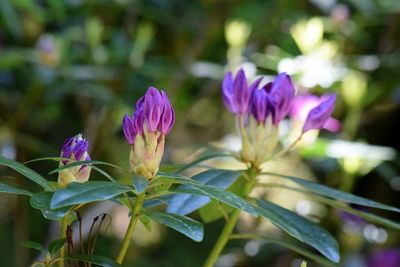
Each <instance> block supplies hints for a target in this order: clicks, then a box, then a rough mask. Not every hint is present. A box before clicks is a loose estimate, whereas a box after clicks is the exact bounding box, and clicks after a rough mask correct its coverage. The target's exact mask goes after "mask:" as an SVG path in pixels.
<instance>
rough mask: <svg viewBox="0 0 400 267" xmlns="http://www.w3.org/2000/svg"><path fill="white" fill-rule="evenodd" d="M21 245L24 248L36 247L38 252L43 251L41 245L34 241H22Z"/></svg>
mask: <svg viewBox="0 0 400 267" xmlns="http://www.w3.org/2000/svg"><path fill="white" fill-rule="evenodd" d="M21 246H23V247H25V248H31V249H36V250H38V251H40V252H42V251H44V248H43V246H42V245H41V244H39V243H38V242H35V241H22V242H21Z"/></svg>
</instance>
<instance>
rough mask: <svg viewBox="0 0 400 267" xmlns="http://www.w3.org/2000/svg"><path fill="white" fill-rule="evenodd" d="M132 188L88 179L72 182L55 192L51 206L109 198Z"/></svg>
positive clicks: (57, 206)
mask: <svg viewBox="0 0 400 267" xmlns="http://www.w3.org/2000/svg"><path fill="white" fill-rule="evenodd" d="M131 190H132V188H131V187H129V186H125V185H121V184H117V183H112V182H103V181H88V182H86V183H70V184H69V185H68V186H67V187H65V188H62V189H59V190H57V191H56V192H55V193H54V195H53V198H52V199H51V202H50V207H51V208H60V207H65V206H70V205H74V204H83V203H88V202H94V201H100V200H107V199H110V198H112V197H114V196H117V195H119V194H122V193H125V192H128V191H131Z"/></svg>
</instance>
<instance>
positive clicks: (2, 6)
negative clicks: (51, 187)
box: [0, 0, 400, 266]
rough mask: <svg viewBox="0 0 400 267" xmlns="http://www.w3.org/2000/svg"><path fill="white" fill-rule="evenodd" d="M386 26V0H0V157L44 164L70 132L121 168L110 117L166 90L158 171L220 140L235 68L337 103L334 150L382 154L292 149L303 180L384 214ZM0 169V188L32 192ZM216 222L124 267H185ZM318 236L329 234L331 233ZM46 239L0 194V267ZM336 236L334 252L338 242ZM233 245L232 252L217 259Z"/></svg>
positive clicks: (394, 54)
mask: <svg viewBox="0 0 400 267" xmlns="http://www.w3.org/2000/svg"><path fill="white" fill-rule="evenodd" d="M399 26H400V2H399V1H397V0H385V1H374V0H362V1H361V0H348V1H336V0H331V1H322V0H310V1H306V0H301V1H289V0H283V1H264V0H252V1H212V0H203V1H184V0H176V1H157V0H150V1H139V0H138V1H130V0H114V1H105V0H100V1H85V0H66V1H45V0H37V1H33V0H1V1H0V153H1V154H2V155H4V156H7V157H10V158H15V159H17V160H18V161H20V162H24V161H27V160H30V159H33V158H36V157H43V156H57V155H58V154H59V149H60V148H61V145H62V142H63V140H64V139H65V138H66V137H69V136H72V135H75V134H76V133H79V132H82V133H83V134H84V136H85V137H86V138H87V139H88V140H89V141H90V143H91V147H90V149H91V155H92V158H95V159H101V160H106V161H109V162H125V164H126V166H128V162H127V158H128V153H129V149H128V148H127V144H126V143H125V140H124V139H123V137H122V132H121V129H120V126H121V119H122V116H123V114H124V113H126V112H132V111H133V109H132V108H133V104H134V102H135V100H136V99H137V98H138V97H140V96H141V95H142V94H143V93H144V92H145V90H146V89H147V87H148V86H155V87H157V88H160V89H162V88H163V89H165V90H166V91H167V93H168V95H169V96H170V98H171V101H172V102H173V105H174V107H175V109H176V114H177V120H176V125H175V127H174V130H173V131H172V133H171V135H170V136H169V137H168V143H167V148H168V149H167V155H166V161H179V160H183V159H182V157H180V158H179V156H177V155H182V153H188V152H187V150H184V152H179V149H182V148H185V147H188V146H189V147H198V146H200V145H201V144H205V143H208V142H211V141H215V140H219V139H221V138H222V137H223V136H225V135H226V134H227V133H230V132H233V131H234V129H233V119H232V118H231V117H230V115H229V114H228V113H227V112H226V111H225V110H224V107H223V105H222V101H221V100H220V80H221V78H222V76H223V74H224V72H225V71H226V69H228V68H229V69H235V68H237V67H238V66H245V67H246V68H247V69H248V70H250V72H251V71H252V70H253V72H254V73H255V69H257V74H261V75H267V76H268V75H274V74H276V71H277V70H278V71H288V72H289V73H290V72H292V74H293V77H294V79H295V80H296V82H297V84H298V89H299V91H302V92H306V91H308V90H310V89H311V90H312V91H313V92H317V93H321V92H323V91H325V90H333V91H337V92H339V103H338V106H337V109H336V111H335V113H336V114H335V115H336V117H337V118H339V119H340V120H341V121H342V125H343V132H342V133H340V134H339V135H338V136H337V137H336V138H337V139H341V140H344V141H346V142H349V144H354V142H359V143H362V144H364V145H368V144H373V145H376V146H386V149H389V151H390V153H389V152H388V153H389V154H388V153H386V154H385V153H384V152H382V153H383V155H384V156H383V157H381V158H379V157H378V158H375V159H372V160H371V159H368V158H364V157H363V156H360V155H357V156H355V157H354V156H349V154H346V153H347V152H349V151H350V150H352V147H347V148H344V152H343V151H342V152H343V153H342V154H341V155H340V156H332V155H330V154H329V153H328V152H327V151H328V150H329V149H328V148H327V144H326V143H324V142H325V141H326V140H325V139H322V140H320V141H317V142H313V143H312V144H309V145H307V146H306V147H304V148H303V150H302V151H301V152H302V154H303V155H304V156H305V157H306V158H307V162H308V163H310V164H309V166H310V167H311V169H312V170H313V171H314V172H315V173H316V174H318V177H320V178H321V179H322V180H321V181H322V182H324V183H327V184H329V185H332V186H338V187H340V188H341V189H344V190H347V191H354V192H356V193H358V194H360V195H364V196H368V197H371V198H373V199H376V200H379V201H382V202H385V203H389V204H392V205H395V206H396V204H397V205H399V203H400V199H399V197H398V192H396V190H397V191H398V190H400V186H399V184H400V182H399V179H400V178H399V177H400V176H399V166H400V161H399V158H398V156H396V151H397V152H398V150H399V148H400V141H399V140H400V139H399V136H400V132H399V128H398V127H396V126H397V125H398V124H399V122H400V120H399V114H400V105H399V103H400V83H399V69H400V27H399ZM321 62H322V63H321ZM325 78H326V79H325ZM326 142H328V145H329V139H327V141H326ZM373 148H374V147H371V146H366V151H376V150H370V149H373ZM375 148H376V147H375ZM379 151H381V150H379ZM385 151H386V150H385ZM350 152H351V151H350ZM372 153H374V154H375V152H372ZM376 153H378V152H376ZM350 154H351V153H350ZM366 154H368V152H367V153H366ZM385 155H386V157H385ZM387 155H389V156H387ZM326 157H328V159H325V160H322V159H321V158H326ZM329 158H330V159H329ZM30 166H31V167H33V168H35V169H36V170H37V171H38V172H40V173H47V172H48V171H49V170H51V169H54V168H55V166H54V163H51V162H49V163H43V164H37V163H32V164H31V165H30ZM1 171H2V174H1V176H2V177H1V179H7V180H8V181H9V182H11V183H15V184H19V185H24V186H32V185H31V184H28V182H27V181H25V180H23V179H22V178H21V177H18V176H16V175H15V173H11V172H9V171H8V170H7V171H4V172H3V169H1ZM3 173H4V174H3ZM10 176H15V177H17V178H16V179H11V178H9V177H10ZM396 177H397V178H396ZM382 178H384V179H382ZM51 179H53V180H56V176H51ZM396 179H397V180H396ZM393 219H396V218H393ZM397 219H398V218H397ZM326 220H327V221H328V219H326ZM221 224H222V222H221V221H218V222H216V223H214V224H212V225H209V226H208V227H206V232H205V233H206V234H205V241H204V242H203V243H200V244H194V243H192V242H191V241H190V240H188V239H185V238H184V237H182V236H179V235H177V234H176V233H173V232H169V231H168V232H167V233H164V234H163V238H162V241H160V242H157V243H156V244H152V245H151V246H148V247H146V246H141V247H140V246H139V247H140V250H137V251H132V253H131V254H130V256H129V257H128V260H130V261H131V262H135V263H136V264H137V266H187V264H188V263H189V262H190V265H192V266H199V265H200V264H201V262H202V261H203V260H204V259H205V257H206V255H207V252H208V251H209V249H210V247H211V244H212V243H213V242H214V240H215V238H216V235H217V234H218V229H220V228H219V226H220V225H221ZM339 224H340V223H339ZM328 225H330V226H331V230H333V231H336V232H337V235H338V236H340V235H342V234H340V233H339V228H338V226H332V225H333V222H330V223H328ZM49 227H50V228H49ZM54 227H55V228H56V226H54V225H53V226H50V225H49V222H46V221H44V220H43V219H42V217H41V214H40V213H39V212H38V211H36V210H31V209H30V208H29V205H28V203H26V200H25V199H24V198H23V197H20V198H16V197H9V196H3V195H2V196H1V198H0V248H1V249H0V258H1V259H2V263H1V264H2V266H27V264H28V263H29V262H31V261H32V259H34V257H35V256H36V255H35V254H34V253H32V254H29V253H30V252H29V251H27V249H25V248H23V247H21V246H20V245H19V243H20V242H21V241H23V240H35V241H38V242H42V243H46V242H48V241H49V238H50V237H51V236H52V235H54V231H53V230H51V229H53V228H54ZM49 229H50V232H49ZM52 231H53V232H52ZM358 237H359V238H361V239H362V238H363V236H362V235H361V236H358ZM396 237H398V234H397V236H396V235H395V234H394V233H389V238H388V241H387V242H385V243H384V244H378V245H377V244H372V247H375V246H399V245H400V244H399V242H398V240H397V241H396ZM348 238H349V237H348V236H347V237H346V236H345V237H343V239H339V240H340V241H341V242H342V243H343V244H346V242H347V243H348ZM350 238H352V237H351V236H350ZM238 243H239V244H241V245H240V246H237V244H238ZM370 243H373V242H369V243H368V242H366V243H365V244H370ZM110 244H112V245H110ZM117 245H118V243H117V241H116V240H115V239H114V238H111V237H110V236H104V237H103V238H102V239H101V240H99V247H98V250H99V251H100V252H103V253H104V254H106V255H108V256H112V255H114V254H115V253H116V252H115V251H116V249H117ZM242 245H243V242H241V241H240V242H239V241H237V242H236V241H235V242H232V245H231V246H230V248H232V247H235V248H236V249H239V248H241V247H242ZM228 250H229V248H228ZM344 250H345V251H344V252H343V253H344V255H345V256H346V255H348V254H350V253H352V252H354V251H363V248H362V246H360V245H359V244H358V245H357V244H356V245H355V246H353V244H350V245H344ZM266 251H268V253H267V252H266ZM367 251H368V250H367ZM363 252H365V251H363ZM239 254H240V255H241V256H240V257H239V262H240V263H238V266H239V265H240V266H273V264H276V265H274V266H288V265H285V264H290V258H291V257H288V256H287V255H290V253H289V254H288V253H287V252H286V254H285V252H284V251H283V250H282V249H281V248H277V247H274V246H271V245H269V244H264V245H262V246H261V249H260V252H259V253H258V254H257V255H256V256H255V257H248V256H246V254H245V253H244V252H243V251H240V252H239ZM285 255H286V256H285ZM279 262H280V263H279ZM279 264H281V265H279ZM282 264H283V265H282ZM127 266H128V265H127ZM308 266H313V265H312V263H308ZM349 266H350V265H349Z"/></svg>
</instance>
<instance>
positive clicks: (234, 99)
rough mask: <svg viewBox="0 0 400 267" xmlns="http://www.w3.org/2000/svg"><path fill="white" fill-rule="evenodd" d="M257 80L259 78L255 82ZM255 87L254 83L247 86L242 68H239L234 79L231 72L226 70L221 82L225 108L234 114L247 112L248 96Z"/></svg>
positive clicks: (248, 105) (249, 96)
mask: <svg viewBox="0 0 400 267" xmlns="http://www.w3.org/2000/svg"><path fill="white" fill-rule="evenodd" d="M259 82H260V80H258V81H256V82H255V83H259ZM256 87H257V85H256V84H254V83H253V84H252V85H250V86H248V84H247V80H246V75H245V73H244V71H243V69H241V70H239V72H238V73H237V74H236V77H235V79H233V76H232V73H231V72H228V73H227V74H226V75H225V77H224V80H223V82H222V96H223V101H224V104H225V106H226V108H227V109H228V110H229V111H230V112H232V113H233V114H236V115H245V114H247V113H249V109H250V108H249V107H250V98H251V96H252V94H253V91H254V89H255V88H256Z"/></svg>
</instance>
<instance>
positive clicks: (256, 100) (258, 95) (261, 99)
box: [251, 88, 271, 123]
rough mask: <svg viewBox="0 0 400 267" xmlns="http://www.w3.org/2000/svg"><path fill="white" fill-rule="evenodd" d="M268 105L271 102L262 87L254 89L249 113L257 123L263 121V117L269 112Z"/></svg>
mask: <svg viewBox="0 0 400 267" xmlns="http://www.w3.org/2000/svg"><path fill="white" fill-rule="evenodd" d="M270 106H271V103H270V101H269V98H268V93H267V91H266V90H265V89H264V88H261V89H256V90H255V91H254V93H253V97H252V102H251V107H252V110H251V113H252V114H253V116H254V118H255V119H256V121H257V122H258V123H263V122H265V119H266V118H267V117H268V115H269V114H270V108H271V107H270Z"/></svg>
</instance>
